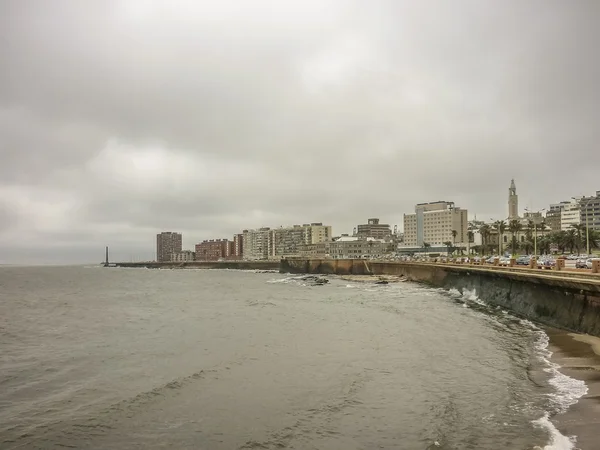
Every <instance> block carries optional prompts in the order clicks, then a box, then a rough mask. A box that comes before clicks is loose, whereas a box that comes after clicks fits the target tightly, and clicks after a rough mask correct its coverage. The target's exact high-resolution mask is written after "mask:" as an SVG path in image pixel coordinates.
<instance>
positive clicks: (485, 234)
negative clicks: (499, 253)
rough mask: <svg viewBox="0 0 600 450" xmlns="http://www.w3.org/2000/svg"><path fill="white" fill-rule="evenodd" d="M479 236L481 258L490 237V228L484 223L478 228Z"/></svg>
mask: <svg viewBox="0 0 600 450" xmlns="http://www.w3.org/2000/svg"><path fill="white" fill-rule="evenodd" d="M479 234H481V252H482V254H481V256H483V254H484V253H485V247H486V245H487V240H488V238H489V237H490V226H489V225H488V224H487V223H484V224H483V225H481V226H480V227H479Z"/></svg>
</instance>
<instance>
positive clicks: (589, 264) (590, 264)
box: [585, 258, 600, 269]
mask: <svg viewBox="0 0 600 450" xmlns="http://www.w3.org/2000/svg"><path fill="white" fill-rule="evenodd" d="M593 261H600V258H590V259H588V260H587V261H586V262H585V267H586V269H591V268H592V262H593Z"/></svg>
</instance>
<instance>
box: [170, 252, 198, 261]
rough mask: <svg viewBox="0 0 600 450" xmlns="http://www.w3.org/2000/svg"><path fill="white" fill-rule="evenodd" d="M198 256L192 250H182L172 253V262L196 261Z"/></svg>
mask: <svg viewBox="0 0 600 450" xmlns="http://www.w3.org/2000/svg"><path fill="white" fill-rule="evenodd" d="M195 259H196V255H195V253H194V252H193V251H191V250H182V251H180V252H174V253H171V262H189V261H194V260H195Z"/></svg>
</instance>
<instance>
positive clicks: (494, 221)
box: [490, 217, 510, 257]
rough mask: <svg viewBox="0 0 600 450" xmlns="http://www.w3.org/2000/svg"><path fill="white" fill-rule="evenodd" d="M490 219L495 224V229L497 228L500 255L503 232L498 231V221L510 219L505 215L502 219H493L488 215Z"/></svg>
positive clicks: (499, 252)
mask: <svg viewBox="0 0 600 450" xmlns="http://www.w3.org/2000/svg"><path fill="white" fill-rule="evenodd" d="M490 220H491V221H492V223H494V224H496V225H497V228H496V229H497V230H498V257H500V256H501V255H500V254H501V253H502V235H503V234H504V233H501V232H500V225H499V223H498V222H504V221H505V220H510V217H507V218H506V219H502V220H494V219H492V218H491V217H490Z"/></svg>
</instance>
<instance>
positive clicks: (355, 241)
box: [298, 235, 393, 259]
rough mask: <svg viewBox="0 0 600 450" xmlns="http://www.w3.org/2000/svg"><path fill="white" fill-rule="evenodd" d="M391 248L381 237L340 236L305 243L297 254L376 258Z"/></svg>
mask: <svg viewBox="0 0 600 450" xmlns="http://www.w3.org/2000/svg"><path fill="white" fill-rule="evenodd" d="M392 250H393V247H390V243H389V242H385V241H384V240H383V239H375V238H364V239H363V238H359V237H357V236H346V235H344V236H341V237H339V238H336V239H335V240H334V241H328V242H320V243H318V244H306V245H302V246H300V248H299V252H298V255H299V256H305V257H312V258H335V259H355V258H378V257H381V256H383V255H385V254H386V253H389V252H390V251H392Z"/></svg>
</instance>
